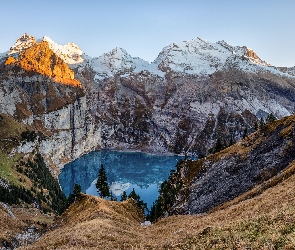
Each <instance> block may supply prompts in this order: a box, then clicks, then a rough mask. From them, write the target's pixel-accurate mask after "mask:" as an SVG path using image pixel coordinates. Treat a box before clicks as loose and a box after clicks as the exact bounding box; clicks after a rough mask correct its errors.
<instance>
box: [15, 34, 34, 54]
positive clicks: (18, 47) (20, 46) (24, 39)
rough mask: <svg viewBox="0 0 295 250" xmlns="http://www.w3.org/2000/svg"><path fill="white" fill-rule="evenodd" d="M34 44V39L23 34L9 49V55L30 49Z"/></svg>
mask: <svg viewBox="0 0 295 250" xmlns="http://www.w3.org/2000/svg"><path fill="white" fill-rule="evenodd" d="M34 44H36V38H35V37H34V36H30V35H28V34H27V33H24V34H23V35H22V36H21V37H19V38H18V39H17V40H16V43H15V44H14V45H13V46H12V47H11V48H10V52H9V54H14V53H18V52H20V51H22V50H25V49H27V48H30V47H32V46H33V45H34Z"/></svg>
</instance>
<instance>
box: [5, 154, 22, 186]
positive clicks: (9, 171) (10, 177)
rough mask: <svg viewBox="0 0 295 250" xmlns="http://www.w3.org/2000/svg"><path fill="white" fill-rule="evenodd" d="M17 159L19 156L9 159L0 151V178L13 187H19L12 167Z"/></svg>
mask: <svg viewBox="0 0 295 250" xmlns="http://www.w3.org/2000/svg"><path fill="white" fill-rule="evenodd" d="M19 157H20V156H19V155H15V156H13V157H11V158H10V157H9V156H8V155H6V154H5V153H3V152H1V151H0V177H1V178H2V179H4V180H5V181H8V182H9V183H12V184H15V185H20V182H19V180H18V179H17V177H16V171H15V170H14V169H13V168H12V167H13V166H14V165H15V164H16V162H17V160H18V159H19Z"/></svg>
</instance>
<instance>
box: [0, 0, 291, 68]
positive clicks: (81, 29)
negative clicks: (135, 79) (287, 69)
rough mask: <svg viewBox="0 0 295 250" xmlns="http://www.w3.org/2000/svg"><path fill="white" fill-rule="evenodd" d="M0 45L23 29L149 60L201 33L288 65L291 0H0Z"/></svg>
mask: <svg viewBox="0 0 295 250" xmlns="http://www.w3.org/2000/svg"><path fill="white" fill-rule="evenodd" d="M0 4H1V5H0V52H5V51H7V50H9V48H10V46H11V45H13V44H14V42H15V40H16V39H17V38H18V37H19V36H21V35H22V34H23V33H25V32H26V33H29V34H30V35H33V36H35V37H36V38H40V37H42V36H44V35H47V36H49V37H50V38H51V39H52V40H54V41H56V42H57V43H59V44H65V43H68V42H74V43H76V44H77V45H78V46H79V47H80V48H81V49H82V50H83V51H84V52H85V53H86V54H88V55H90V56H99V55H101V54H103V53H105V52H109V51H110V50H112V49H113V48H115V47H122V48H124V49H126V50H127V52H128V53H129V54H131V55H132V56H134V57H135V56H138V57H141V58H143V59H145V60H148V61H153V60H154V59H155V58H156V57H157V55H158V53H159V52H160V51H161V50H162V48H163V47H165V46H167V45H169V44H170V43H173V42H180V41H184V40H191V39H194V38H196V37H201V38H203V39H205V40H208V41H211V42H217V41H219V40H225V41H227V42H228V43H230V44H232V45H241V46H242V45H246V46H248V47H250V48H251V49H253V50H254V51H256V53H257V54H258V55H259V56H260V57H261V59H263V60H266V61H267V62H269V63H271V64H273V65H275V66H295V32H294V27H295V1H294V0H247V1H246V0H194V1H193V0H113V1H112V0H104V1H100V0H84V1H83V0H52V1H46V0H38V1H37V0H9V1H8V0H0Z"/></svg>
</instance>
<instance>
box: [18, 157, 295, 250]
mask: <svg viewBox="0 0 295 250" xmlns="http://www.w3.org/2000/svg"><path fill="white" fill-rule="evenodd" d="M289 169H295V162H293V163H292V164H291V165H290V167H289ZM284 178H285V180H283V179H282V182H280V183H278V184H277V185H276V186H273V187H270V188H268V189H267V190H265V191H264V192H263V193H262V194H260V195H257V196H256V197H254V198H252V199H248V200H243V199H241V200H243V201H240V202H239V203H237V204H234V203H233V204H231V206H227V207H224V209H219V210H216V211H213V212H211V213H209V214H202V215H194V216H189V215H187V216H185V215H182V216H171V217H168V218H165V219H161V220H160V221H158V222H157V223H155V224H153V225H152V226H150V227H142V226H140V224H139V222H140V217H139V215H138V213H137V212H136V209H134V208H133V206H132V204H131V203H130V201H127V202H123V203H119V202H110V201H105V200H102V199H100V198H97V197H91V196H86V195H83V197H82V199H81V200H80V201H78V202H77V203H76V204H74V205H72V206H71V207H70V208H69V209H68V210H67V212H66V213H65V214H64V215H63V216H62V218H61V221H60V223H61V224H60V226H59V227H58V228H56V229H53V230H52V231H50V232H48V233H47V234H46V235H45V236H43V237H42V238H41V239H40V240H38V241H37V242H35V243H34V244H33V245H30V246H28V247H25V248H23V249H294V248H295V238H294V237H295V192H294V191H293V189H294V184H295V176H294V175H291V176H289V177H288V175H285V177H284Z"/></svg>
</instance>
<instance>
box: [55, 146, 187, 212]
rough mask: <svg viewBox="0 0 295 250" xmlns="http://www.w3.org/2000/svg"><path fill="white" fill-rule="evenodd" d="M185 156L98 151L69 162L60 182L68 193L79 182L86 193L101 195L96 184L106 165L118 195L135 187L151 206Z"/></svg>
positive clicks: (112, 185)
mask: <svg viewBox="0 0 295 250" xmlns="http://www.w3.org/2000/svg"><path fill="white" fill-rule="evenodd" d="M181 158H183V157H181V156H158V155H149V154H144V153H140V152H118V151H96V152H91V153H89V154H86V155H83V156H82V157H81V158H79V159H77V160H75V161H73V162H71V163H68V164H67V165H65V167H64V168H63V169H62V171H61V173H60V175H59V181H60V185H61V187H62V190H63V191H64V193H65V194H66V195H67V196H68V195H69V194H70V193H71V192H72V191H73V188H74V185H75V183H77V184H80V186H81V187H82V191H83V192H84V193H86V194H92V195H98V193H97V191H96V187H95V183H96V180H97V175H98V170H99V168H100V165H101V164H103V165H104V167H105V170H106V173H107V178H108V183H109V185H110V189H111V191H112V193H113V195H114V196H116V197H117V199H118V200H120V198H121V195H122V193H123V191H126V193H127V195H128V194H129V193H130V192H131V191H132V189H133V188H134V189H135V191H136V193H137V194H139V195H140V197H141V199H142V200H144V202H146V203H147V205H148V208H150V207H151V205H152V203H153V202H154V201H155V200H156V199H157V197H158V189H159V188H160V185H161V183H162V182H163V181H164V180H166V179H167V178H168V176H169V174H170V170H171V169H175V166H176V163H177V161H178V160H179V159H181Z"/></svg>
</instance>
